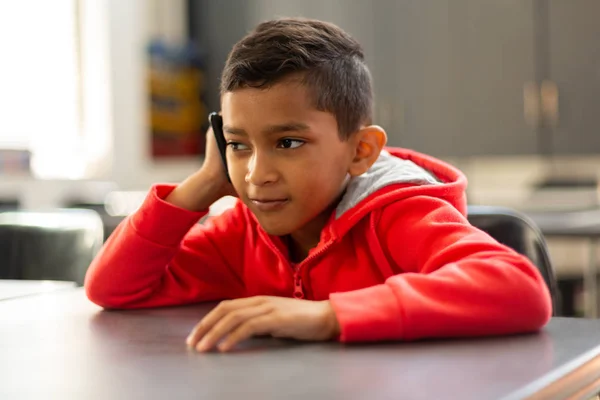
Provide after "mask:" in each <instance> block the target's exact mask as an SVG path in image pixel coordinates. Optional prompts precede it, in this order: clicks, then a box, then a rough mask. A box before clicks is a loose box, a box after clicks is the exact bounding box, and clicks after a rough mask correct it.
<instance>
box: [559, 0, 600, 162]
mask: <svg viewBox="0 0 600 400" xmlns="http://www.w3.org/2000/svg"><path fill="white" fill-rule="evenodd" d="M548 20H549V22H548V35H549V39H548V43H549V46H548V47H549V51H548V62H549V68H548V75H549V79H550V80H551V81H552V82H554V83H555V84H556V87H557V89H558V122H557V125H556V126H555V127H554V128H553V130H552V131H553V134H552V142H553V143H552V151H553V153H554V154H590V153H600V1H598V0H570V1H564V0H552V1H549V4H548Z"/></svg>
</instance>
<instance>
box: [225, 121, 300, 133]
mask: <svg viewBox="0 0 600 400" xmlns="http://www.w3.org/2000/svg"><path fill="white" fill-rule="evenodd" d="M308 129H309V127H308V125H306V124H304V123H302V122H288V123H285V124H278V125H271V126H268V127H266V128H265V129H263V133H264V134H265V135H274V134H277V133H282V132H300V131H306V130H308ZM223 131H224V132H227V133H229V134H231V135H239V136H248V133H246V131H245V130H243V129H241V128H235V127H233V126H229V125H223Z"/></svg>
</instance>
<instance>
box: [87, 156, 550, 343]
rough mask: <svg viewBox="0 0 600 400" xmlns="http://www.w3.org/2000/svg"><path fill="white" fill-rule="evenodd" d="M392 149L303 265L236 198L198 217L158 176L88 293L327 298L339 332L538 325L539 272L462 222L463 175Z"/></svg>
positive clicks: (97, 263) (479, 330)
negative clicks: (175, 201)
mask: <svg viewBox="0 0 600 400" xmlns="http://www.w3.org/2000/svg"><path fill="white" fill-rule="evenodd" d="M388 151H389V153H387V152H384V153H383V154H382V156H381V157H380V159H379V160H378V161H377V162H376V163H375V164H374V165H373V167H372V168H371V169H370V170H369V171H368V172H367V173H366V174H364V176H361V177H359V178H354V179H353V180H351V181H350V183H349V185H348V188H347V189H346V194H345V195H344V197H343V198H342V201H341V203H340V205H339V206H338V208H337V209H336V211H334V212H333V214H332V217H331V219H330V221H329V223H328V224H327V225H326V226H325V228H324V229H323V231H322V233H321V240H320V242H319V244H318V245H317V247H315V248H314V249H313V250H311V252H310V253H309V255H308V257H307V258H306V259H305V260H304V261H302V262H301V263H300V264H298V265H293V264H292V263H291V262H290V260H289V258H288V256H287V249H286V246H285V244H284V242H283V241H282V240H281V239H280V238H279V237H274V236H270V235H268V234H267V233H266V232H265V231H264V230H262V229H261V227H260V225H259V224H258V222H257V220H256V219H255V217H254V215H253V214H252V213H251V212H250V210H249V209H248V208H247V207H246V206H245V205H244V204H242V203H241V202H239V201H238V202H237V204H236V205H235V207H233V208H232V209H229V210H227V211H225V212H224V213H223V214H221V215H219V216H217V217H215V218H212V219H210V220H208V221H207V222H205V223H204V224H198V223H197V222H198V220H199V219H200V218H201V217H203V216H204V215H206V212H191V211H188V210H184V209H181V208H178V207H175V206H173V205H171V204H169V203H167V202H165V201H164V199H165V198H166V197H167V196H168V194H169V193H170V192H171V191H172V190H173V189H174V186H169V185H156V186H154V187H153V189H152V190H151V192H150V193H149V195H148V196H147V198H146V199H145V201H144V203H143V205H142V206H141V207H140V209H139V210H138V211H136V212H135V213H134V214H132V215H131V216H130V217H128V218H126V219H125V220H124V221H123V222H122V223H121V224H120V225H119V227H118V228H117V229H116V230H115V232H114V233H113V234H112V236H111V237H110V238H109V239H108V241H107V242H106V244H105V246H104V248H103V249H102V251H101V252H100V254H98V256H97V257H96V259H95V260H94V262H93V263H92V265H91V266H90V268H89V270H88V272H87V276H86V282H85V287H86V293H87V295H88V297H89V298H90V300H92V301H93V302H95V303H97V304H99V305H100V306H103V307H108V308H141V307H158V306H167V305H178V304H187V303H194V302H201V301H210V300H220V299H231V298H239V297H246V296H256V295H270V296H283V297H293V296H294V297H303V298H306V299H310V300H326V299H329V300H330V301H331V304H332V306H333V308H334V310H335V312H336V316H337V318H338V321H339V323H340V327H341V335H340V340H342V341H367V340H368V341H371V340H386V339H395V340H398V339H400V340H412V339H420V338H431V337H451V336H475V335H495V334H509V333H517V332H525V331H533V330H537V329H539V328H540V327H542V326H543V325H544V324H545V323H546V322H547V321H548V320H549V318H550V316H551V313H552V307H551V301H550V295H549V291H548V289H547V287H546V285H545V283H544V280H543V278H542V276H541V275H540V273H539V272H538V270H537V269H536V267H535V266H534V265H533V264H532V263H531V262H530V261H529V260H527V259H526V258H525V257H523V256H521V255H519V254H517V253H516V252H514V251H513V250H511V249H509V248H507V247H505V246H503V245H501V244H499V243H498V242H496V241H495V240H493V239H492V238H491V237H490V236H488V235H487V234H486V233H484V232H482V231H480V230H478V229H476V228H474V227H473V226H471V225H470V224H469V223H468V222H467V219H466V217H465V213H466V200H465V192H464V191H465V188H466V178H465V176H464V175H463V174H462V173H461V172H460V171H458V170H457V169H455V168H453V167H452V166H450V165H447V164H444V163H443V162H441V161H439V160H436V159H434V158H432V157H429V156H426V155H423V154H420V153H416V152H412V151H409V150H405V149H388ZM390 153H391V155H390Z"/></svg>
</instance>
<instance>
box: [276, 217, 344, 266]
mask: <svg viewBox="0 0 600 400" xmlns="http://www.w3.org/2000/svg"><path fill="white" fill-rule="evenodd" d="M334 209H335V207H330V208H328V209H327V210H325V211H323V212H322V213H321V214H320V215H318V216H317V217H316V218H314V219H313V220H312V221H310V222H309V223H308V224H306V225H305V226H304V227H302V229H299V230H297V231H296V232H293V233H291V234H289V235H288V236H287V241H286V242H287V247H288V253H289V257H290V259H291V261H292V262H294V263H299V262H301V261H303V260H304V259H305V258H306V257H308V253H309V251H310V250H311V249H313V248H315V247H317V245H318V244H319V241H320V240H321V232H322V231H323V228H324V227H325V225H327V222H328V221H329V219H330V218H331V213H332V212H333V210H334Z"/></svg>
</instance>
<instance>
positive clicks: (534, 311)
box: [517, 278, 553, 331]
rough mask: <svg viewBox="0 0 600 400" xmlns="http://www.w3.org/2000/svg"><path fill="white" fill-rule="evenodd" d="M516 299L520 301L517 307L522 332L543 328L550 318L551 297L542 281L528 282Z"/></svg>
mask: <svg viewBox="0 0 600 400" xmlns="http://www.w3.org/2000/svg"><path fill="white" fill-rule="evenodd" d="M518 298H520V299H522V302H520V303H521V304H520V305H519V306H518V310H517V312H518V314H519V315H520V318H519V319H518V320H520V321H521V325H522V329H521V330H523V331H537V330H540V329H541V328H543V327H544V326H545V325H546V324H547V323H548V322H549V321H550V319H551V318H552V312H553V310H552V297H551V296H550V291H549V290H548V287H547V286H546V283H545V282H544V280H543V279H541V278H540V280H535V281H533V282H532V281H529V282H528V284H526V285H525V287H524V288H523V290H522V291H521V293H520V294H519V295H518Z"/></svg>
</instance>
